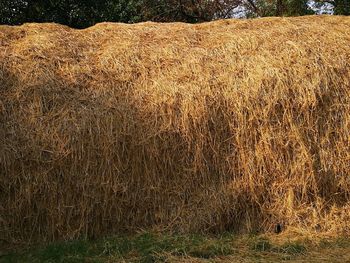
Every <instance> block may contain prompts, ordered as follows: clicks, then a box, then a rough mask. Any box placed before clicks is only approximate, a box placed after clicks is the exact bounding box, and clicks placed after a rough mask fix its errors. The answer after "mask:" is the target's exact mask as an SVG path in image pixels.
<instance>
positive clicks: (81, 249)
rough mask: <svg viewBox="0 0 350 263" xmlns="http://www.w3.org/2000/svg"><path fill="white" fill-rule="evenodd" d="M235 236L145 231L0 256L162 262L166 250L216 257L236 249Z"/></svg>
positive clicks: (27, 259)
mask: <svg viewBox="0 0 350 263" xmlns="http://www.w3.org/2000/svg"><path fill="white" fill-rule="evenodd" d="M232 238H233V236H229V237H225V238H223V237H215V238H214V237H213V238H210V237H204V236H201V235H191V236H182V235H174V236H171V235H162V236H160V235H157V234H152V233H142V234H138V235H135V236H132V237H128V236H123V237H114V238H108V239H103V240H100V241H96V242H92V241H71V242H58V243H53V244H49V245H47V246H44V247H41V248H36V249H28V250H25V251H21V252H14V253H10V254H8V255H5V256H3V257H2V258H0V262H1V263H5V262H6V263H7V262H8V263H10V262H47V263H51V262H52V263H56V262H68V263H75V262H108V261H109V260H112V259H119V260H120V261H122V260H125V261H127V262H130V261H134V262H143V263H148V262H156V261H157V262H158V261H164V260H162V256H161V254H162V253H168V254H171V255H174V256H190V257H195V258H206V259H208V258H213V257H217V256H223V255H230V254H232V253H233V250H232V245H231V241H232Z"/></svg>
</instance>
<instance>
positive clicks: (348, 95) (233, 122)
mask: <svg viewBox="0 0 350 263" xmlns="http://www.w3.org/2000/svg"><path fill="white" fill-rule="evenodd" d="M349 140H350V18H346V17H331V16H312V17H311V16H310V17H303V18H264V19H256V20H225V21H217V22H212V23H205V24H199V25H189V24H181V23H173V24H156V23H143V24H136V25H125V24H113V23H103V24H98V25H96V26H94V27H91V28H88V29H85V30H74V29H70V28H68V27H64V26H60V25H56V24H25V25H23V26H18V27H10V26H0V239H2V241H9V242H13V241H20V240H22V241H23V240H24V241H34V240H38V239H40V240H56V239H71V238H78V237H82V236H83V237H84V236H88V237H97V236H102V235H106V234H112V233H118V232H121V231H134V230H137V229H140V228H161V229H163V230H169V231H181V232H189V231H192V232H193V231H205V232H212V231H225V230H232V231H237V232H244V231H255V230H258V231H272V230H273V227H274V225H275V224H276V223H280V224H283V227H284V228H288V227H294V228H295V227H297V228H300V229H305V230H307V231H320V232H323V233H324V232H330V233H336V234H343V233H349V232H350V229H349V228H350V225H349V224H348V222H349V220H350V202H349V200H350V141H349Z"/></svg>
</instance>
